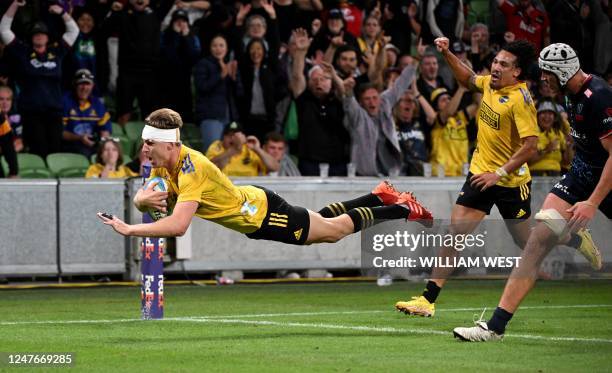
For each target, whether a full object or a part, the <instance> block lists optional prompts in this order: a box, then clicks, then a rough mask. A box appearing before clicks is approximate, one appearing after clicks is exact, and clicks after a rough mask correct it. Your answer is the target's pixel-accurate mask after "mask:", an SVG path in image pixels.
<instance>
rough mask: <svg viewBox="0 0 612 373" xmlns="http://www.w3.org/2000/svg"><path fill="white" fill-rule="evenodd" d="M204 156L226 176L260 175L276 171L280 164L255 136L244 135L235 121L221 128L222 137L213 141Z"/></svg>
mask: <svg viewBox="0 0 612 373" xmlns="http://www.w3.org/2000/svg"><path fill="white" fill-rule="evenodd" d="M206 157H208V159H210V161H211V162H212V163H214V164H215V165H216V166H217V167H219V169H220V170H221V171H222V172H223V173H224V174H226V175H228V176H261V175H267V174H268V172H276V171H278V169H279V167H280V164H279V162H278V161H277V160H276V159H274V158H273V157H272V156H271V155H270V154H268V153H266V152H265V151H264V150H263V149H262V148H261V146H260V142H259V140H258V139H257V137H255V136H245V135H244V132H243V129H242V126H240V124H238V123H236V122H232V123H230V124H228V125H227V126H226V127H225V129H224V130H223V138H222V139H221V140H217V141H215V142H213V143H212V144H211V145H210V147H209V148H208V150H207V151H206Z"/></svg>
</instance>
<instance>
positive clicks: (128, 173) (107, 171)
mask: <svg viewBox="0 0 612 373" xmlns="http://www.w3.org/2000/svg"><path fill="white" fill-rule="evenodd" d="M132 176H138V174H137V173H136V172H133V171H132V170H130V169H129V168H127V167H126V166H124V165H123V155H122V151H121V144H120V143H119V140H118V139H115V138H103V139H102V141H101V142H100V145H99V147H98V152H97V153H96V163H94V164H92V165H91V166H89V169H87V173H85V177H86V178H96V177H99V178H109V179H121V178H126V177H132Z"/></svg>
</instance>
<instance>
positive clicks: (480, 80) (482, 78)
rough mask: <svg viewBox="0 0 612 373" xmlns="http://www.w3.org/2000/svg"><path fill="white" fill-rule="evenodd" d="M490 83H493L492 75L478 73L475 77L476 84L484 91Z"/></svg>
mask: <svg viewBox="0 0 612 373" xmlns="http://www.w3.org/2000/svg"><path fill="white" fill-rule="evenodd" d="M489 83H491V75H476V76H475V77H474V86H476V88H478V90H479V91H480V92H482V91H484V89H485V87H486V86H488V85H489Z"/></svg>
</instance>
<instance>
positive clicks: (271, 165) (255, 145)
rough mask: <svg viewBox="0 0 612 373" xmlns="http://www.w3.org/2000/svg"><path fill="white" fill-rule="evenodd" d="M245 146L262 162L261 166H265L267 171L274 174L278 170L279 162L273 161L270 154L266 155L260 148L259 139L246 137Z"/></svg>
mask: <svg viewBox="0 0 612 373" xmlns="http://www.w3.org/2000/svg"><path fill="white" fill-rule="evenodd" d="M246 143H247V146H248V147H249V148H250V149H251V150H253V151H254V152H255V153H257V155H258V156H259V158H261V160H262V161H263V164H264V165H265V166H266V168H267V169H268V171H270V172H276V171H278V170H279V169H280V162H279V161H277V160H276V159H274V157H272V156H271V155H270V154H268V153H267V152H266V151H265V150H263V149H262V148H261V144H260V143H259V139H257V137H256V136H247V138H246Z"/></svg>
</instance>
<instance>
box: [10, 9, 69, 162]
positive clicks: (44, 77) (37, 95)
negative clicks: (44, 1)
mask: <svg viewBox="0 0 612 373" xmlns="http://www.w3.org/2000/svg"><path fill="white" fill-rule="evenodd" d="M24 5H25V1H19V2H18V1H14V2H13V3H12V4H11V5H10V6H9V7H8V9H7V10H6V13H4V16H3V17H2V21H0V38H1V39H2V42H3V43H4V44H6V49H5V53H6V54H7V55H8V58H9V61H10V64H11V65H12V70H13V71H15V72H16V78H17V83H18V84H19V87H20V89H21V92H20V95H19V100H18V105H19V110H20V111H21V115H22V123H23V137H24V140H25V142H26V146H28V147H29V148H30V152H32V153H35V154H38V155H40V156H42V157H46V156H47V154H49V153H53V152H58V151H59V150H60V146H61V140H62V83H61V78H62V61H63V60H64V57H65V56H66V54H67V53H68V50H69V48H70V47H71V46H72V45H73V44H74V41H75V40H76V38H77V36H78V34H79V28H78V27H77V24H76V22H74V20H73V19H72V17H70V15H69V14H68V13H66V12H65V11H64V9H63V8H62V7H61V6H59V5H51V6H50V7H49V12H50V13H52V14H56V15H60V16H61V17H62V19H63V20H64V24H65V26H66V32H65V33H64V35H63V36H62V40H61V42H60V43H58V44H56V43H53V44H50V43H49V31H48V29H47V26H46V25H45V24H44V23H40V22H39V23H36V24H35V25H34V27H33V28H32V30H31V40H30V41H31V44H29V43H28V44H26V43H24V42H23V41H21V40H18V39H17V38H15V34H13V32H12V31H11V24H12V23H13V17H14V16H15V13H17V9H18V8H19V7H22V6H24Z"/></svg>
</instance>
